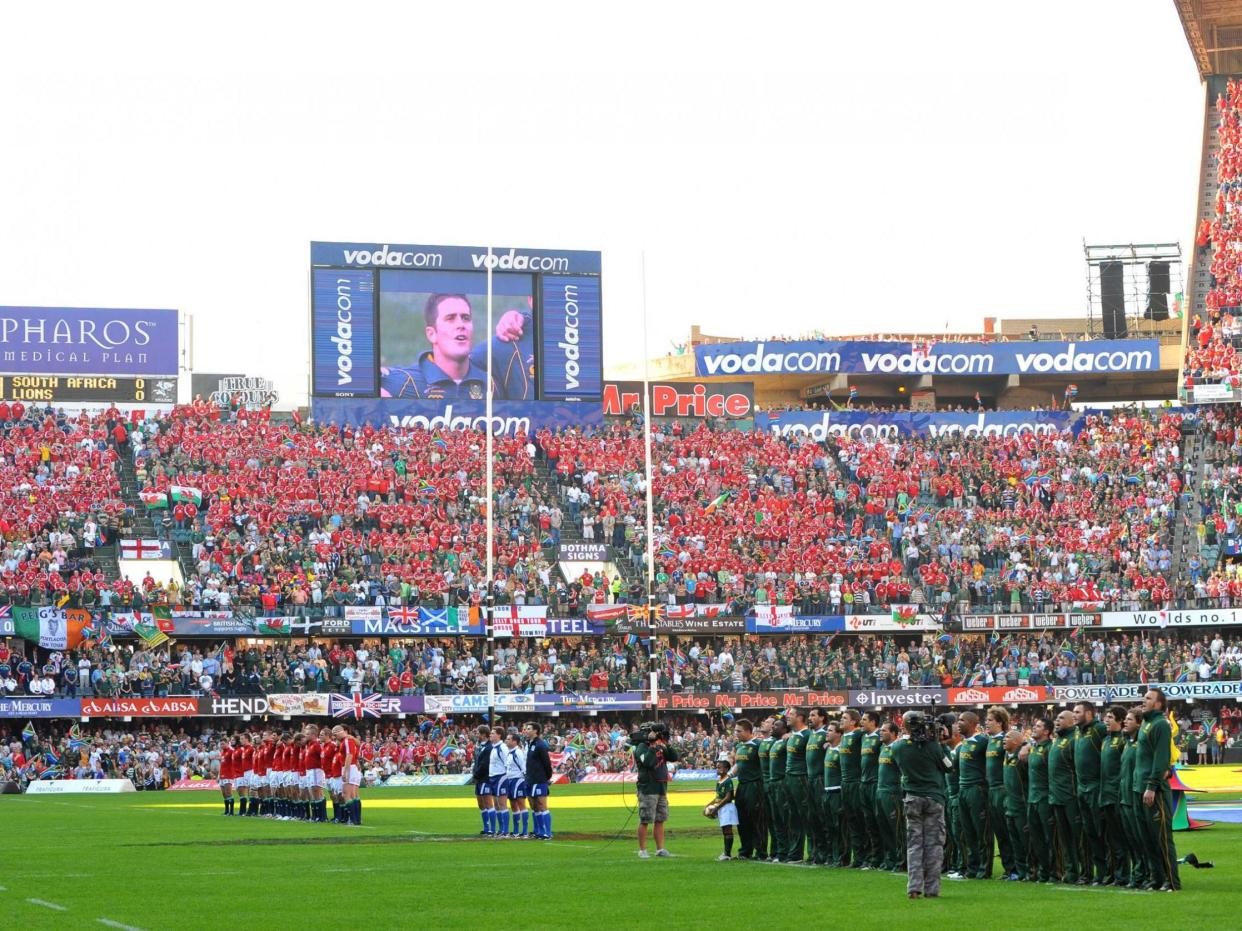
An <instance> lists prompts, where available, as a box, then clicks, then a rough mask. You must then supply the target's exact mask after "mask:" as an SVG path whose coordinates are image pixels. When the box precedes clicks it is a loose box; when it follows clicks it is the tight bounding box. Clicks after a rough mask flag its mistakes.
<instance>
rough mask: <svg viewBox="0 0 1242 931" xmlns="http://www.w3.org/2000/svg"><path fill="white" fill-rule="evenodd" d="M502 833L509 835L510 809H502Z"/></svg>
mask: <svg viewBox="0 0 1242 931" xmlns="http://www.w3.org/2000/svg"><path fill="white" fill-rule="evenodd" d="M500 833H501V834H508V833H509V809H507V808H502V809H500Z"/></svg>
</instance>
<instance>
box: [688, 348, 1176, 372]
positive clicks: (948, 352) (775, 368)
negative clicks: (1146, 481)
mask: <svg viewBox="0 0 1242 931" xmlns="http://www.w3.org/2000/svg"><path fill="white" fill-rule="evenodd" d="M694 365H695V374H696V375H716V376H719V375H812V374H814V375H819V374H834V373H837V372H846V373H850V374H858V375H953V376H958V377H961V376H967V377H969V376H988V375H1062V374H1065V375H1068V374H1088V373H1102V372H1104V373H1106V372H1154V371H1157V370H1158V369H1159V368H1160V342H1159V340H1154V339H1128V340H1103V339H1101V340H1088V341H1086V342H1074V343H1068V342H1020V343H937V342H933V341H926V342H919V343H896V342H862V341H859V340H791V341H789V342H759V343H746V342H737V343H711V344H703V345H698V346H695V347H694Z"/></svg>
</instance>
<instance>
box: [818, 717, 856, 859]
mask: <svg viewBox="0 0 1242 931" xmlns="http://www.w3.org/2000/svg"><path fill="white" fill-rule="evenodd" d="M824 733H825V734H826V735H827V737H828V746H827V747H825V748H824V839H825V846H826V854H827V857H828V865H829V866H848V865H849V863H848V862H847V860H846V858H847V857H848V856H849V849H850V846H849V835H848V833H847V832H846V828H845V819H844V818H843V817H842V815H841V725H840V724H839V723H838V722H836V721H829V722H828V725H827V727H825V728H824Z"/></svg>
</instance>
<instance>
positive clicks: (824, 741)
mask: <svg viewBox="0 0 1242 931" xmlns="http://www.w3.org/2000/svg"><path fill="white" fill-rule="evenodd" d="M807 720H808V723H809V724H810V726H811V733H810V734H809V735H807V738H806V781H807V787H808V788H807V819H806V820H807V829H808V841H809V847H810V850H809V851H808V856H809V857H810V860H811V862H812V863H814V864H816V865H817V866H823V865H824V864H825V863H827V862H828V853H827V850H826V846H827V837H826V835H825V833H824V752H825V751H826V750H827V749H828V734H827V732H826V731H825V729H824V724H825V722H826V721H827V720H828V715H827V714H826V713H825V711H824V709H823V708H812V709H811V713H810V715H809V716H808V719H807Z"/></svg>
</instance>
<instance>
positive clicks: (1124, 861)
mask: <svg viewBox="0 0 1242 931" xmlns="http://www.w3.org/2000/svg"><path fill="white" fill-rule="evenodd" d="M1125 721H1126V709H1125V708H1122V707H1121V706H1120V705H1114V706H1113V707H1111V708H1109V709H1108V710H1107V711H1106V712H1104V727H1105V728H1107V730H1108V734H1107V735H1106V736H1105V738H1104V743H1103V744H1101V746H1100V822H1101V824H1102V825H1103V828H1104V845H1105V849H1106V850H1107V855H1108V875H1107V876H1105V877H1104V881H1103V885H1105V886H1113V885H1116V886H1124V885H1125V884H1126V883H1127V882H1129V881H1130V848H1129V846H1128V845H1127V844H1126V833H1125V827H1124V826H1123V825H1122V823H1121V755H1122V753H1123V752H1125V746H1126V735H1125V732H1124V730H1123V728H1124V726H1125ZM1131 775H1132V776H1133V774H1131ZM1127 788H1128V787H1127Z"/></svg>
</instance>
